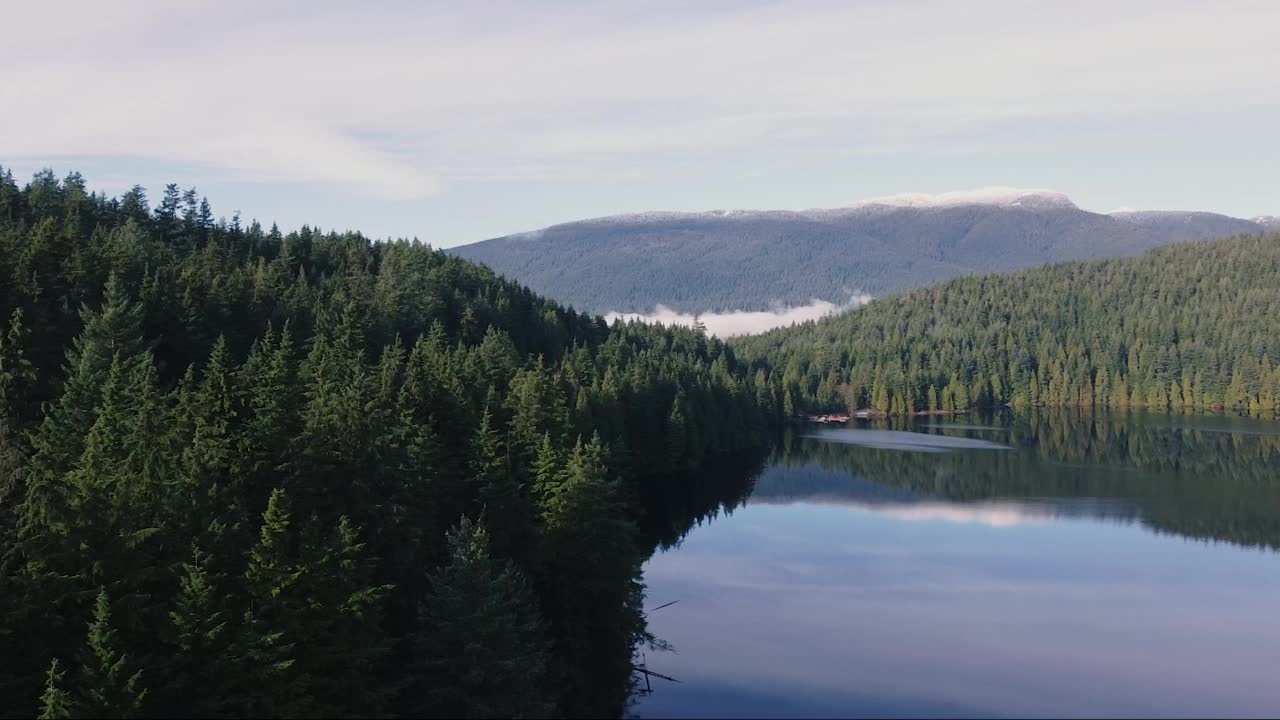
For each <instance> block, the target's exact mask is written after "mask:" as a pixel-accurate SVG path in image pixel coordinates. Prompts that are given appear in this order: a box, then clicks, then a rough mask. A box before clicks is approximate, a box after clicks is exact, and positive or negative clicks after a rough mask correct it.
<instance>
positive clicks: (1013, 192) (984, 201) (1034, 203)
mask: <svg viewBox="0 0 1280 720" xmlns="http://www.w3.org/2000/svg"><path fill="white" fill-rule="evenodd" d="M870 205H888V206H891V207H909V208H938V207H957V206H961V205H999V206H1005V207H1069V208H1074V207H1076V204H1075V203H1073V202H1071V198H1069V197H1067V195H1066V193H1061V192H1058V191H1057V190H1047V189H1044V188H1015V187H1006V186H996V187H987V188H979V189H977V190H956V191H953V192H944V193H938V194H929V193H901V194H898V195H887V196H885V197H879V198H872V199H870V200H863V201H862V202H857V203H854V204H853V205H852V206H850V207H855V208H857V207H867V206H870Z"/></svg>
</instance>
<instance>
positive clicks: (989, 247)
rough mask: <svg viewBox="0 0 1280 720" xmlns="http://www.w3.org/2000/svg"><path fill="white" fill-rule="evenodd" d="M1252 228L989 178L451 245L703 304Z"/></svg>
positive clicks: (904, 281) (569, 294)
mask: <svg viewBox="0 0 1280 720" xmlns="http://www.w3.org/2000/svg"><path fill="white" fill-rule="evenodd" d="M1259 220H1261V219H1259ZM1264 229H1265V228H1264V223H1262V222H1259V221H1252V220H1243V219H1240V218H1233V217H1228V216H1225V215H1218V214H1215V213H1206V212H1181V211H1169V212H1164V211H1160V212H1142V211H1134V210H1128V209H1125V210H1119V211H1113V212H1112V213H1109V214H1103V213H1096V212H1090V211H1088V210H1084V209H1081V208H1080V207H1079V206H1077V205H1076V204H1075V203H1073V202H1072V201H1071V199H1070V198H1069V197H1067V196H1066V195H1065V194H1063V193H1060V192H1055V191H1052V190H1028V189H1019V188H1008V187H997V188H985V189H982V190H973V191H964V192H953V193H942V194H938V195H927V194H921V193H912V194H905V195H892V196H888V197H882V198H874V199H871V200H864V201H860V202H856V203H852V204H850V205H847V206H844V207H838V208H830V209H806V210H711V211H706V212H649V213H636V214H629V215H615V216H609V217H602V218H594V219H590V220H582V221H578V222H571V223H565V224H562V225H554V226H551V227H548V228H543V229H541V230H536V231H533V232H527V233H520V234H518V235H511V236H507V237H502V238H495V239H493V240H486V241H483V242H479V243H475V244H472V245H464V246H461V247H457V248H452V249H451V250H450V252H453V253H456V254H458V255H460V256H462V257H465V258H468V259H471V260H477V261H480V262H483V263H486V264H488V265H490V266H491V267H493V268H494V269H495V270H497V271H498V272H501V273H503V274H506V275H508V276H510V277H513V278H515V279H517V280H520V281H521V282H524V283H526V284H528V285H530V286H531V287H532V288H533V289H534V290H536V291H538V292H541V293H544V294H547V295H550V296H552V297H555V298H558V299H560V300H562V301H563V302H566V303H570V304H572V305H574V306H576V307H578V308H581V309H586V310H591V311H594V312H601V313H605V312H609V311H619V312H648V311H651V310H653V308H654V307H655V306H657V305H664V306H666V307H668V308H670V309H672V310H678V311H684V312H710V311H717V310H766V309H770V308H776V307H777V306H778V305H779V304H782V305H788V306H797V305H805V304H807V303H811V302H813V301H814V300H821V301H829V302H832V303H835V304H837V305H838V304H841V303H843V302H845V300H847V299H848V297H849V296H850V295H851V294H854V293H870V294H872V295H876V296H879V295H883V294H885V293H891V292H898V291H902V290H908V289H911V288H915V287H920V286H923V285H927V284H930V283H932V282H935V281H938V280H942V279H945V278H949V277H955V276H957V275H967V274H974V273H982V272H1002V271H1008V270H1016V269H1019V268H1025V267H1030V266H1033V265H1040V264H1043V263H1046V262H1055V261H1060V260H1082V259H1087V258H1093V257H1103V256H1118V255H1131V254H1136V253H1140V252H1142V251H1144V250H1147V249H1149V248H1152V247H1156V246H1158V245H1164V244H1168V243H1173V242H1181V241H1185V240H1194V239H1207V238H1216V237H1224V236H1228V235H1236V234H1246V233H1257V232H1262V231H1264Z"/></svg>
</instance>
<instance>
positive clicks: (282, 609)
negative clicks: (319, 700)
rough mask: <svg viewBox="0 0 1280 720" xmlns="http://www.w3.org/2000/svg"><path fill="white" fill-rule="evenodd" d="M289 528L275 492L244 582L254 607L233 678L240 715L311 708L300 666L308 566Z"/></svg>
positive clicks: (281, 497)
mask: <svg viewBox="0 0 1280 720" xmlns="http://www.w3.org/2000/svg"><path fill="white" fill-rule="evenodd" d="M293 544H294V539H293V535H292V533H291V532H290V518H289V508H288V499H287V496H286V494H285V492H284V491H283V490H280V489H276V490H274V491H272V493H271V497H270V498H269V499H268V501H267V509H266V512H264V513H263V515H262V527H261V529H260V531H259V537H258V542H257V544H256V545H254V547H253V549H252V550H251V551H250V553H249V564H248V568H247V569H246V570H245V574H244V582H245V586H246V589H247V590H248V592H249V598H250V602H249V609H248V610H247V611H246V612H245V616H244V620H243V622H242V630H241V637H240V638H239V641H238V649H237V651H236V652H237V655H238V658H239V663H238V664H239V667H238V668H237V670H236V677H235V678H233V682H234V683H235V685H236V690H235V692H234V697H235V698H236V701H237V705H238V707H237V709H236V714H239V715H249V716H254V715H256V716H282V715H300V714H304V713H307V712H309V710H310V708H311V698H310V697H309V696H308V695H307V686H308V685H309V682H310V680H309V678H307V677H306V676H305V675H304V674H303V673H302V672H301V671H300V670H299V668H298V667H297V660H298V658H297V652H296V645H297V643H298V641H299V640H300V639H301V635H302V628H301V627H299V621H300V620H301V616H302V608H303V606H304V605H305V603H306V599H305V598H301V597H299V584H300V582H301V579H302V575H303V570H302V568H300V567H299V566H298V563H297V560H296V559H295V555H294V550H293V547H292V546H293Z"/></svg>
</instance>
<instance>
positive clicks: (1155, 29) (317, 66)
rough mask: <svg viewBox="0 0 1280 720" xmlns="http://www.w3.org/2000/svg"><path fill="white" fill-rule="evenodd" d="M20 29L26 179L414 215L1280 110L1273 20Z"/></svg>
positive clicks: (803, 9) (68, 20)
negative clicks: (132, 181) (145, 165)
mask: <svg viewBox="0 0 1280 720" xmlns="http://www.w3.org/2000/svg"><path fill="white" fill-rule="evenodd" d="M6 20H7V21H8V23H9V25H10V27H13V28H23V32H20V33H18V32H15V33H10V34H9V36H10V37H7V38H6V43H5V44H4V45H3V46H0V106H3V107H5V108H8V109H9V111H7V112H5V113H3V114H0V157H3V158H5V159H6V160H7V161H9V162H13V161H15V160H23V161H28V162H35V163H46V162H54V161H56V160H58V159H60V158H84V157H124V158H138V159H144V160H151V161H163V162H168V163H179V164H189V165H193V166H197V167H200V168H205V169H208V170H209V171H210V172H214V173H217V174H219V175H220V176H221V177H225V178H229V179H233V180H240V181H243V180H249V181H256V182H271V183H291V184H305V183H322V184H326V185H332V186H337V187H343V188H352V189H354V190H357V191H360V192H363V193H366V194H370V195H375V196H379V197H382V196H385V197H390V198H393V199H412V198H418V197H425V196H428V195H431V194H433V193H439V192H441V191H443V190H445V189H447V187H449V185H450V184H452V183H454V182H460V181H468V179H471V180H474V179H476V178H480V181H481V182H488V181H493V179H494V178H500V177H502V174H503V172H504V171H509V172H511V173H512V174H513V175H518V176H521V177H527V178H551V179H554V178H558V177H574V178H592V179H595V180H608V179H609V178H610V177H611V175H610V173H611V172H612V171H614V170H616V169H617V168H619V167H620V166H627V167H628V168H629V169H630V171H633V172H634V171H635V168H637V167H649V166H653V167H654V168H655V169H654V172H659V173H660V172H668V173H670V172H675V171H676V169H677V166H674V165H672V164H671V163H670V162H668V163H667V164H665V165H664V164H663V161H664V160H667V161H669V160H671V159H673V158H674V159H678V160H679V161H680V162H686V163H687V162H694V161H699V160H706V159H714V158H734V157H739V156H744V155H745V156H756V157H758V156H764V155H768V154H774V155H776V156H780V157H792V158H794V157H799V156H803V154H804V153H830V152H838V153H842V154H850V153H851V154H857V153H860V152H877V151H883V150H884V149H885V148H894V147H912V148H920V147H926V148H930V147H931V148H936V149H937V150H938V151H939V152H943V151H946V150H947V149H949V148H954V147H956V146H957V145H960V146H971V145H972V144H973V143H974V142H976V141H978V140H980V139H986V138H991V137H998V136H1000V135H1001V133H1002V131H1003V130H1004V129H1007V128H1008V127H1010V126H1013V125H1017V124H1019V123H1026V122H1028V121H1033V122H1040V121H1047V120H1049V119H1056V120H1065V121H1070V122H1076V121H1078V120H1079V119H1080V118H1084V117H1104V118H1105V117H1113V118H1117V117H1124V116H1132V115H1135V114H1137V115H1144V114H1145V115H1147V116H1151V117H1158V116H1159V114H1160V113H1164V112H1167V111H1169V110H1176V109H1179V108H1204V107H1212V108H1213V109H1214V111H1215V112H1217V113H1228V112H1232V111H1238V112H1245V111H1250V110H1251V109H1253V108H1256V107H1258V106H1260V105H1261V106H1274V105H1275V104H1276V103H1277V100H1278V99H1277V93H1276V89H1277V84H1276V79H1275V75H1274V71H1273V68H1275V67H1277V66H1280V45H1278V44H1277V43H1275V42H1274V31H1273V29H1274V28H1275V27H1276V26H1277V25H1280V5H1278V4H1276V3H1271V2H1242V3H1237V4H1233V6H1232V9H1231V12H1229V13H1227V12H1221V10H1220V9H1219V8H1217V7H1216V6H1211V5H1207V4H1203V3H1191V2H1185V3H1184V2H1154V1H1151V2H1137V3H1125V4H1122V5H1116V4H1115V3H1083V4H1071V5H1070V6H1069V7H1068V6H1066V5H1058V6H1053V5H1046V4H1043V3H1031V4H1027V3H1018V2H1008V1H1004V0H989V1H988V2H984V3H965V4H963V5H962V4H957V3H945V2H929V1H926V2H914V3H861V4H854V5H850V4H844V3H764V4H744V5H738V4H727V5H725V4H715V5H706V6H704V5H696V6H692V7H691V6H688V5H687V4H684V3H664V2H656V3H642V4H630V3H602V4H592V5H580V4H563V5H560V4H546V3H536V4H534V3H474V4H418V3H388V4H378V5H368V4H359V5H355V4H348V3H335V2H323V1H320V2H314V3H312V2H307V3H303V2H284V3H272V4H262V3H248V2H243V3H236V2H227V3H214V2H199V3H160V2H151V1H148V2H141V3H130V4H127V5H123V6H116V5H112V6H111V7H110V9H109V10H108V9H104V6H102V5H101V4H100V3H93V2H88V1H87V0H86V1H84V2H62V3H58V2H49V3H24V4H20V5H19V6H17V7H15V8H12V9H10V10H8V12H7V16H6ZM1135 38H1140V39H1141V42H1140V44H1138V45H1135ZM1187 47H1195V48H1196V52H1194V53H1189V52H1187V51H1186V48H1187ZM1081 48H1088V52H1087V53H1082V52H1081ZM659 168H662V169H659Z"/></svg>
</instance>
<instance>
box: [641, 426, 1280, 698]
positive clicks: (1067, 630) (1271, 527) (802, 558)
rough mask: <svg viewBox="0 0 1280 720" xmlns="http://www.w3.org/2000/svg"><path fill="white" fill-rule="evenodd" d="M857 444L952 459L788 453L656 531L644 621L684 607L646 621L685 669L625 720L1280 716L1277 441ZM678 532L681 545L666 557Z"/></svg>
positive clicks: (1240, 430)
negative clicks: (636, 719) (668, 719)
mask: <svg viewBox="0 0 1280 720" xmlns="http://www.w3.org/2000/svg"><path fill="white" fill-rule="evenodd" d="M957 425H972V427H957ZM940 426H942V427H940ZM868 428H869V429H870V430H871V431H895V432H913V431H914V432H919V433H924V434H925V435H927V436H929V439H925V440H921V439H918V438H911V439H909V440H910V442H908V443H897V444H898V445H902V444H906V445H918V444H931V445H933V446H934V447H933V448H932V449H933V450H939V449H940V448H938V447H936V445H937V444H938V442H939V441H938V438H946V440H942V441H941V442H942V443H943V444H946V445H947V447H946V448H942V451H941V452H919V451H916V450H915V448H914V447H912V448H907V449H895V448H886V447H883V446H882V445H883V443H877V444H879V445H881V446H880V447H869V446H867V445H866V444H848V443H837V442H825V441H822V440H818V439H814V438H805V437H799V436H788V437H786V438H784V439H783V440H782V442H780V443H779V447H778V448H777V450H776V451H775V453H774V454H773V456H772V457H771V458H770V459H769V461H768V464H767V466H766V467H765V468H764V469H763V470H760V471H758V474H755V471H756V469H757V468H758V466H752V465H751V464H748V466H747V467H746V468H745V469H746V471H747V472H749V473H753V474H755V477H754V481H752V480H751V479H749V478H746V479H743V478H739V479H737V480H736V481H733V482H729V483H727V484H726V487H731V488H732V491H731V492H730V493H729V496H728V497H727V498H725V499H717V498H716V497H715V493H714V492H711V486H710V484H708V485H705V486H703V487H702V488H701V489H700V490H698V491H696V492H694V491H688V490H686V491H684V492H685V494H684V496H683V497H684V498H685V499H686V500H689V501H690V502H689V503H688V504H686V505H685V506H684V509H683V510H680V511H678V512H676V513H675V515H678V516H679V517H680V518H681V520H680V521H677V522H672V523H666V524H663V523H650V524H651V525H656V526H659V527H662V528H663V530H664V533H663V534H662V538H661V541H658V542H655V545H660V546H662V547H666V548H668V549H667V550H666V551H664V552H658V553H657V554H656V555H655V556H654V558H653V560H652V561H651V562H650V563H649V565H648V566H647V568H646V583H647V584H648V586H649V591H648V594H649V598H650V602H651V603H652V605H655V606H656V605H658V604H661V603H663V602H667V601H670V600H679V601H680V602H679V604H677V605H675V606H672V607H670V608H667V609H664V610H662V611H660V612H658V613H655V614H654V615H653V616H652V617H651V618H650V629H651V630H652V631H653V632H654V633H655V634H656V635H658V636H659V637H661V638H663V639H665V640H667V641H669V642H670V643H672V644H673V646H674V648H675V650H676V652H675V653H664V654H662V655H661V656H659V657H653V656H652V655H651V656H650V657H649V660H650V663H651V665H652V666H653V667H654V668H655V669H657V670H660V671H661V672H664V673H667V674H671V675H673V676H675V677H677V678H679V679H680V680H681V683H680V684H678V685H675V684H670V685H662V686H660V687H659V688H658V690H657V692H655V693H654V694H653V695H652V696H650V697H647V698H644V699H642V701H641V702H640V703H639V704H638V706H637V707H636V709H635V710H636V712H637V714H639V715H642V716H653V717H658V716H680V715H696V716H704V717H715V716H719V717H728V716H741V717H766V716H799V717H824V716H825V717H833V716H849V715H861V716H906V717H919V716H946V717H963V716H1001V715H1010V716H1012V715H1033V716H1117V715H1125V716H1144V715H1146V716H1149V715H1161V716H1197V715H1203V714H1208V715H1214V716H1221V715H1255V716H1256V715H1269V714H1272V713H1274V711H1275V708H1276V707H1280V686H1277V684H1276V683H1275V682H1274V674H1275V673H1274V670H1275V667H1276V664H1277V661H1280V651H1277V650H1276V648H1278V647H1280V623H1274V622H1273V621H1272V618H1273V616H1274V607H1275V602H1276V598H1277V597H1278V596H1280V555H1277V554H1275V553H1274V552H1272V551H1271V550H1269V549H1267V548H1277V547H1280V519H1278V517H1280V477H1278V476H1277V472H1278V469H1280V426H1278V425H1277V424H1274V423H1271V424H1266V423H1257V422H1249V421H1244V422H1241V421H1236V420H1224V419H1197V418H1174V419H1169V418H1147V417H1142V416H1129V417H1118V416H1098V417H1088V416H1072V415H1054V414H1045V415H1039V416H1034V417H1021V418H1013V417H995V418H975V419H973V422H947V423H938V422H932V423H920V424H915V423H909V422H902V421H899V422H895V423H890V424H882V425H878V426H868ZM851 431H852V432H858V429H857V428H854V429H852V430H851ZM863 431H864V432H865V431H866V430H863ZM957 439H960V440H982V439H986V440H989V441H992V442H998V443H999V444H1002V445H1006V446H1007V447H1010V448H1012V449H1011V450H1003V451H993V450H991V449H989V448H983V449H976V448H973V447H960V446H956V445H953V444H952V443H951V441H952V440H957ZM965 444H966V445H967V443H965ZM672 492H673V493H674V492H676V491H675V490H672ZM699 503H700V504H699ZM695 506H696V508H697V509H695ZM660 509H661V506H660V505H658V504H656V505H654V506H653V512H652V513H651V514H655V513H657V512H658V510H660ZM682 522H687V525H686V528H685V529H686V530H687V529H688V528H690V527H693V528H696V529H694V530H693V531H692V532H688V534H687V537H685V538H684V539H683V541H681V542H678V541H680V537H681V535H683V534H684V533H683V532H681V530H680V527H679V525H680V524H681V523H682ZM655 537H656V535H655ZM1188 540H1194V541H1191V542H1189V541H1188ZM1204 541H1215V542H1204ZM1216 541H1223V542H1216ZM677 543H678V544H677Z"/></svg>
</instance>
